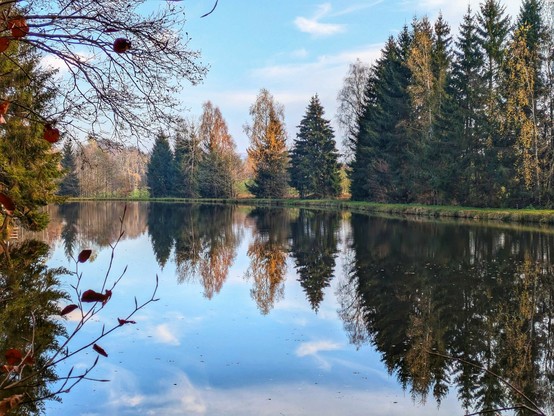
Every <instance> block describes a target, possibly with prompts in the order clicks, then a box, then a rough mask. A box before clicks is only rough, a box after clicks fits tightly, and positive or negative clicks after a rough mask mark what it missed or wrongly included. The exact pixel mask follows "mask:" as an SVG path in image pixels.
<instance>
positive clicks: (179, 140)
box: [175, 122, 202, 198]
mask: <svg viewBox="0 0 554 416" xmlns="http://www.w3.org/2000/svg"><path fill="white" fill-rule="evenodd" d="M201 160H202V149H201V147H200V137H199V135H198V132H197V128H196V126H195V125H194V123H192V122H190V123H186V122H183V123H181V125H180V129H179V130H178V131H177V132H176V135H175V164H176V166H177V178H176V181H175V194H176V196H179V197H182V198H198V196H199V195H200V193H199V186H200V184H199V182H200V162H201Z"/></svg>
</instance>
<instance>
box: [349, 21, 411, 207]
mask: <svg viewBox="0 0 554 416" xmlns="http://www.w3.org/2000/svg"><path fill="white" fill-rule="evenodd" d="M411 42H412V36H411V34H410V33H409V31H408V28H407V27H404V30H403V31H402V32H401V34H400V36H399V37H398V40H395V39H394V38H392V37H391V38H389V40H388V42H387V43H386V45H385V47H384V48H383V51H382V56H381V58H380V59H379V60H378V61H377V63H376V64H375V66H374V68H373V71H372V74H371V75H370V77H369V79H368V84H367V87H366V92H365V94H366V99H365V102H366V107H365V109H364V113H363V116H362V117H361V118H360V126H359V131H358V136H357V140H356V144H355V152H354V160H353V161H352V162H351V164H350V180H351V190H350V191H351V194H352V198H353V199H367V200H372V201H377V202H409V201H411V199H412V195H411V178H410V175H411V174H412V173H413V168H412V165H411V163H412V162H413V159H412V155H413V154H414V153H413V151H414V148H413V147H414V146H413V143H411V142H410V141H409V140H408V135H407V122H408V120H409V117H410V97H409V94H408V85H409V82H410V70H409V68H408V67H407V65H406V62H407V57H408V54H409V48H410V45H411Z"/></svg>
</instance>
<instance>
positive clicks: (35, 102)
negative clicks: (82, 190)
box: [0, 42, 62, 237]
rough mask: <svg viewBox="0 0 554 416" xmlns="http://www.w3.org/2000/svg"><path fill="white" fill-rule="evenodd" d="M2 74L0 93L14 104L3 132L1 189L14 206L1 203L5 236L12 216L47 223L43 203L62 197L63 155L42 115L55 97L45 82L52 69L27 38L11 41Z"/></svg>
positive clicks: (35, 225)
mask: <svg viewBox="0 0 554 416" xmlns="http://www.w3.org/2000/svg"><path fill="white" fill-rule="evenodd" d="M0 73H2V76H1V77H0V96H2V97H5V101H4V102H3V104H6V103H9V110H8V112H7V113H6V114H4V116H3V118H4V119H5V124H4V125H3V126H4V128H3V129H2V134H0V194H2V195H3V199H6V200H9V201H10V202H11V203H12V204H13V205H14V206H15V209H14V210H12V209H11V208H12V207H10V206H8V207H6V206H4V208H5V209H2V206H1V205H0V237H1V236H2V235H3V234H4V233H5V232H7V230H8V228H9V227H10V226H11V224H12V219H15V220H16V221H17V222H18V223H19V224H20V225H22V226H23V227H25V228H28V229H31V230H40V229H43V228H44V227H45V226H46V224H47V222H48V214H47V213H46V212H44V211H43V210H42V208H43V207H44V206H46V205H47V204H48V203H51V202H55V201H56V200H57V198H56V193H57V191H58V189H57V188H58V181H59V179H60V178H61V176H62V172H61V169H59V163H60V155H59V154H58V153H57V152H54V151H53V150H52V145H51V144H50V143H49V142H47V141H46V140H45V139H44V129H45V127H44V118H43V117H45V115H46V114H48V113H49V111H50V110H51V106H52V103H53V100H54V96H53V93H52V91H51V90H49V89H48V88H47V87H46V85H48V83H49V82H51V77H52V75H53V74H52V73H51V72H49V71H45V70H44V69H42V68H41V67H40V57H39V56H38V54H37V53H36V51H35V50H34V49H33V48H32V47H31V46H30V45H27V44H26V43H23V42H12V43H11V45H10V47H9V48H8V49H7V50H6V51H5V52H3V53H2V55H0ZM2 203H4V201H2ZM8 205H11V204H10V203H8ZM8 211H13V212H12V215H7V214H8Z"/></svg>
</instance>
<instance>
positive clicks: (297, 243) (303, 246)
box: [290, 209, 340, 312]
mask: <svg viewBox="0 0 554 416" xmlns="http://www.w3.org/2000/svg"><path fill="white" fill-rule="evenodd" d="M339 224H340V214H339V213H338V212H326V213H323V212H314V211H309V210H305V209H301V210H300V214H299V215H298V218H297V219H296V220H295V221H293V222H291V236H292V244H291V247H290V252H291V256H292V258H293V259H294V263H295V265H296V270H297V273H298V281H299V282H300V286H302V288H303V289H304V291H305V292H306V297H307V298H308V301H309V302H310V305H311V306H312V309H313V310H314V311H316V312H317V310H318V309H319V304H320V303H321V301H322V300H323V296H324V293H323V292H324V290H325V288H327V287H329V286H330V283H331V280H332V279H333V270H334V268H335V258H336V256H337V251H338V250H337V230H338V227H339Z"/></svg>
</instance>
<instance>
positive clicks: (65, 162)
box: [59, 140, 80, 196]
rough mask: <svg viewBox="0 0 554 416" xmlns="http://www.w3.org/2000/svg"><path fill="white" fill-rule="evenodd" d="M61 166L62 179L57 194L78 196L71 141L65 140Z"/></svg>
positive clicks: (77, 182)
mask: <svg viewBox="0 0 554 416" xmlns="http://www.w3.org/2000/svg"><path fill="white" fill-rule="evenodd" d="M61 165H62V168H63V170H64V173H65V175H64V177H63V179H62V181H61V182H60V190H59V194H60V195H62V196H79V190H80V186H79V177H78V176H77V171H76V169H77V163H76V158H75V153H74V151H73V146H72V144H71V141H69V140H66V141H65V143H64V145H63V149H62V160H61Z"/></svg>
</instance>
